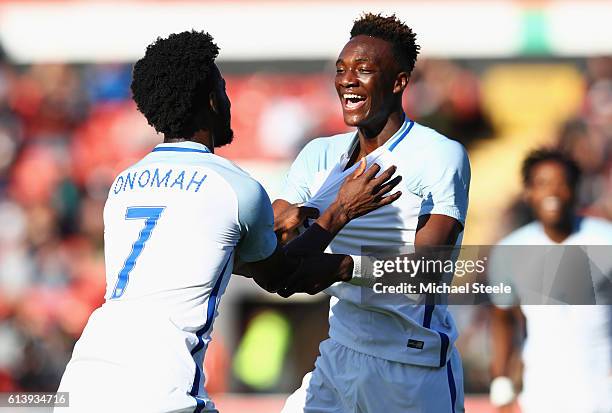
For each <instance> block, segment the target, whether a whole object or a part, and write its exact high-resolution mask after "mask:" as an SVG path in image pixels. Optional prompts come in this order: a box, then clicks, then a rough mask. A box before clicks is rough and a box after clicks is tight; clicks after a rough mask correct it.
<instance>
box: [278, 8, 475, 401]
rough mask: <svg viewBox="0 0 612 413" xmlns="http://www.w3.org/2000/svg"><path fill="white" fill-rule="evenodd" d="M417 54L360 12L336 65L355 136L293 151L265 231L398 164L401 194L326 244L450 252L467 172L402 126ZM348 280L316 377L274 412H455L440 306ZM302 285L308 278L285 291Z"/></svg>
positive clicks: (455, 368)
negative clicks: (349, 180)
mask: <svg viewBox="0 0 612 413" xmlns="http://www.w3.org/2000/svg"><path fill="white" fill-rule="evenodd" d="M418 51H419V46H418V45H417V44H416V43H415V34H414V33H413V31H412V30H411V29H410V28H409V27H408V26H406V25H405V24H404V23H402V22H401V21H400V20H398V19H397V18H396V17H395V16H394V15H393V16H388V17H386V16H381V15H375V14H365V15H364V16H363V17H361V18H360V19H358V20H357V21H355V23H354V25H353V28H352V30H351V36H350V40H349V41H348V43H346V45H345V46H344V48H343V49H342V51H341V52H340V55H339V57H338V60H337V62H336V79H335V86H336V91H337V93H338V97H339V99H340V104H341V106H342V113H343V115H344V121H345V123H346V124H347V125H348V126H353V127H356V128H357V130H356V132H350V133H345V134H340V135H336V136H332V137H326V138H318V139H314V140H313V141H311V142H309V143H308V144H307V145H306V146H305V147H304V149H302V151H301V152H300V153H299V155H298V156H297V159H296V160H295V161H294V163H293V164H292V166H291V168H290V170H289V173H288V175H287V180H286V185H285V188H284V192H283V193H282V196H281V199H278V200H276V201H275V202H274V204H273V207H274V210H275V217H276V219H275V221H276V222H275V225H276V226H277V227H279V228H284V232H285V234H286V237H287V238H290V237H291V236H292V231H293V232H295V230H296V229H298V228H297V227H296V226H295V222H296V221H298V220H293V221H292V224H293V225H290V224H287V223H286V222H285V219H286V217H291V216H295V214H296V213H297V212H295V211H296V210H298V209H299V208H302V207H303V206H301V205H300V204H304V205H305V206H307V207H315V208H318V209H319V210H325V209H326V208H327V207H328V205H330V203H331V202H332V201H333V198H334V194H335V193H336V192H337V190H338V188H339V186H340V183H341V182H342V181H343V179H344V178H345V177H346V176H348V175H350V174H351V173H352V172H353V171H354V170H355V168H357V167H358V164H359V160H360V159H362V158H365V159H366V161H367V163H368V164H372V163H374V162H376V163H379V164H381V165H391V164H394V165H397V168H398V172H399V173H400V174H401V175H402V176H403V177H404V180H403V181H402V184H401V188H402V192H403V193H404V195H403V196H402V198H401V199H400V200H398V202H396V203H395V204H394V205H393V206H387V207H383V208H380V209H379V210H377V211H374V212H372V213H371V214H369V215H368V216H364V217H362V218H358V219H356V220H354V221H352V222H351V223H350V224H348V225H347V226H345V227H344V228H343V229H342V230H341V231H340V232H339V233H338V235H337V236H336V237H335V239H334V240H333V241H332V243H331V244H330V246H329V251H330V252H334V253H342V254H351V255H355V256H359V255H360V254H361V248H362V246H382V247H389V248H395V247H397V246H410V245H414V246H431V245H454V244H459V243H460V242H461V238H462V232H463V228H464V223H465V217H466V213H467V205H468V188H469V182H470V167H469V162H468V158H467V155H466V152H465V150H464V148H463V146H462V145H461V144H459V143H457V142H455V141H453V140H450V139H448V138H446V137H444V136H442V135H441V134H439V133H437V132H436V131H434V130H432V129H430V128H427V127H425V126H422V125H419V124H418V123H416V122H414V121H413V120H411V119H409V118H408V117H407V116H406V115H405V114H404V111H403V109H402V94H403V93H404V91H405V89H406V88H407V86H408V79H409V77H410V73H411V71H412V69H413V68H414V64H415V61H416V57H417V54H418ZM360 275H362V274H360V272H359V271H355V273H354V274H353V277H352V279H351V280H350V282H340V283H337V284H335V285H333V286H332V287H331V288H329V289H327V290H326V292H327V293H328V294H330V295H331V296H332V297H331V300H330V316H329V324H330V330H329V336H330V338H329V339H327V340H325V341H323V342H322V343H321V345H320V355H319V357H318V358H317V360H316V363H315V368H314V370H313V371H312V372H311V373H309V374H307V375H306V376H305V377H304V380H303V382H302V386H301V388H300V389H298V390H297V391H296V392H295V393H294V394H293V395H291V396H290V397H289V398H288V400H287V402H286V404H285V407H284V410H283V412H284V413H296V412H309V413H310V412H312V413H314V412H317V413H319V412H337V413H341V412H346V413H348V412H369V413H379V412H394V413H395V412H407V413H409V412H420V413H429V412H431V413H443V412H449V413H451V412H453V413H454V412H461V411H463V384H462V382H463V381H462V368H461V361H460V358H459V354H458V352H457V350H456V349H455V347H454V342H455V340H456V338H457V330H456V327H455V324H454V321H453V318H452V316H451V315H450V313H449V312H448V311H447V308H446V306H444V305H427V306H425V305H418V304H414V303H413V302H412V301H410V299H409V298H408V297H407V296H404V295H400V294H397V295H396V294H386V295H382V296H379V295H377V294H375V293H374V292H373V289H371V288H368V287H363V286H360V285H359V284H361V283H362V282H363V281H364V280H362V279H360ZM292 288H293V290H297V291H300V290H301V289H303V288H308V278H303V279H302V282H297V283H295V285H294V286H293V287H292Z"/></svg>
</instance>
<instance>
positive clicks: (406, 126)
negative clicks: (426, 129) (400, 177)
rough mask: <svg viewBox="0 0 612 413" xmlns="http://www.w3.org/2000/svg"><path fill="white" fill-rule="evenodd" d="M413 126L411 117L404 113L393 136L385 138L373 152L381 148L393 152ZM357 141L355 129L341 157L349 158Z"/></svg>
mask: <svg viewBox="0 0 612 413" xmlns="http://www.w3.org/2000/svg"><path fill="white" fill-rule="evenodd" d="M413 126H414V121H413V120H411V119H408V116H406V114H405V113H404V122H403V123H402V126H400V128H399V129H398V130H397V132H395V133H394V134H393V136H391V138H389V139H388V140H387V142H385V143H384V144H383V145H381V146H380V147H379V148H377V149H376V150H375V151H374V152H377V151H381V152H382V151H383V150H388V151H389V152H393V150H394V149H395V147H396V146H397V145H398V144H399V143H400V142H401V141H403V140H404V138H405V137H406V136H407V135H408V134H409V133H410V130H411V129H412V127H413ZM358 143H359V138H358V137H357V131H355V135H354V136H353V139H352V140H351V144H350V146H349V150H348V152H346V153H344V154H343V157H344V158H347V159H348V158H350V156H351V154H352V153H353V152H354V151H355V149H356V148H357V144H358Z"/></svg>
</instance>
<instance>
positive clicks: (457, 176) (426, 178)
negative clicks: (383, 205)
mask: <svg viewBox="0 0 612 413" xmlns="http://www.w3.org/2000/svg"><path fill="white" fill-rule="evenodd" d="M432 153H435V159H431V160H430V161H427V162H428V164H427V165H425V167H424V168H423V169H424V171H425V172H424V175H423V179H422V196H423V197H424V198H425V199H424V201H423V204H422V205H421V211H420V213H419V215H427V214H440V215H447V216H449V217H452V218H455V219H456V220H457V221H459V222H461V223H462V224H465V218H466V215H467V208H468V192H469V189H470V162H469V160H468V157H467V153H466V151H465V149H464V148H463V146H462V145H461V144H460V143H458V142H455V141H446V142H444V144H443V145H440V146H434V147H433V148H432Z"/></svg>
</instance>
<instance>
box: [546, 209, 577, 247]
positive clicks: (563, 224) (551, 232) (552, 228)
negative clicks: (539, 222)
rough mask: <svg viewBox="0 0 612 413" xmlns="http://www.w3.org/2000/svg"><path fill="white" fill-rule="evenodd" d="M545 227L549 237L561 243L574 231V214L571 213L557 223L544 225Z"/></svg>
mask: <svg viewBox="0 0 612 413" xmlns="http://www.w3.org/2000/svg"><path fill="white" fill-rule="evenodd" d="M543 229H544V233H545V234H546V236H548V238H550V239H551V240H552V241H554V242H556V243H557V244H560V243H562V242H563V241H565V240H566V239H567V237H569V236H570V235H571V234H572V232H573V231H574V216H573V215H570V216H568V217H567V218H565V219H563V220H562V221H560V222H558V223H556V224H555V225H543Z"/></svg>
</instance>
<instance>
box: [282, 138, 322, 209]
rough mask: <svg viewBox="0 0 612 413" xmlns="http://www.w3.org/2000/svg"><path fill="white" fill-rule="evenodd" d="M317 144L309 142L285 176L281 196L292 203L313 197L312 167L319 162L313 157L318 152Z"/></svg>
mask: <svg viewBox="0 0 612 413" xmlns="http://www.w3.org/2000/svg"><path fill="white" fill-rule="evenodd" d="M315 145H316V142H315V141H311V142H308V143H307V144H306V146H304V148H302V150H301V151H300V153H299V154H298V156H297V158H295V161H293V163H292V164H291V168H290V169H289V172H288V173H287V175H286V176H285V179H284V182H283V189H282V191H281V193H280V195H279V198H281V199H284V200H285V201H287V202H290V203H292V204H299V203H303V202H306V201H308V200H309V199H310V198H311V193H310V185H311V183H312V179H313V175H314V170H313V169H312V168H314V166H315V165H316V164H317V163H316V162H314V161H315V160H314V159H312V158H313V155H314V154H315V152H316V151H315Z"/></svg>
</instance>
